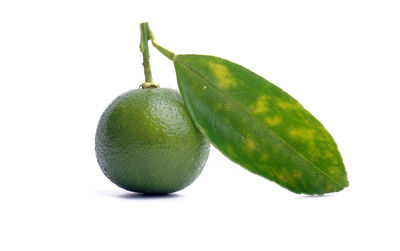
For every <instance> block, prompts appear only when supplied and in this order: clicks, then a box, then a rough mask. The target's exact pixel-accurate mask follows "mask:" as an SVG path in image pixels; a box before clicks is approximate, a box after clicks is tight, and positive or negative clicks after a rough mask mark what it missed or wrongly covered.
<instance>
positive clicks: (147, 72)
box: [139, 23, 153, 83]
mask: <svg viewBox="0 0 400 251" xmlns="http://www.w3.org/2000/svg"><path fill="white" fill-rule="evenodd" d="M140 34H141V36H140V46H139V48H140V51H141V52H142V54H143V69H144V77H145V82H146V83H152V82H153V77H152V76H151V68H150V53H149V45H148V41H149V40H150V39H151V37H152V35H151V31H150V28H149V24H148V23H141V24H140Z"/></svg>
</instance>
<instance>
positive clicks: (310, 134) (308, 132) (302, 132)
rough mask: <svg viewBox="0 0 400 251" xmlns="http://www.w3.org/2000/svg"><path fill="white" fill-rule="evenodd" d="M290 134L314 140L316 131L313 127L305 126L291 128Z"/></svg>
mask: <svg viewBox="0 0 400 251" xmlns="http://www.w3.org/2000/svg"><path fill="white" fill-rule="evenodd" d="M289 134H290V136H292V137H298V138H300V139H303V140H307V141H312V140H314V135H315V131H314V130H312V129H306V128H303V129H298V128H296V129H291V130H290V131H289Z"/></svg>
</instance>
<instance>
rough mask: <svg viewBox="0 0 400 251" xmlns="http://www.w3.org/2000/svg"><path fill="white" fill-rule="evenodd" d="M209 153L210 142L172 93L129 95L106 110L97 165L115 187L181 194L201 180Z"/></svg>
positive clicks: (148, 90) (99, 129)
mask: <svg viewBox="0 0 400 251" xmlns="http://www.w3.org/2000/svg"><path fill="white" fill-rule="evenodd" d="M208 153H209V143H208V141H207V140H206V139H205V137H204V136H203V135H202V134H201V133H200V132H199V130H198V129H197V128H196V127H195V125H194V124H193V122H192V120H191V119H190V117H189V114H188V112H187V111H186V108H185V106H184V104H183V101H182V98H181V96H180V94H179V93H178V92H177V91H175V90H173V89H164V88H146V89H137V90H131V91H128V92H126V93H124V94H122V95H120V96H119V97H117V98H116V99H115V100H114V101H113V102H112V103H111V104H110V105H109V106H108V107H107V109H106V110H105V111H104V113H103V115H102V117H101V119H100V121H99V124H98V127H97V132H96V156H97V161H98V163H99V165H100V167H101V169H102V171H103V173H104V174H105V175H106V176H107V177H108V178H109V179H110V180H111V181H112V182H114V183H115V184H116V185H118V186H120V187H122V188H124V189H126V190H129V191H134V192H140V193H153V194H166V193H172V192H175V191H178V190H181V189H183V188H185V187H186V186H188V185H190V184H191V183H192V182H193V181H194V180H195V179H196V178H197V177H198V176H199V174H200V172H201V171H202V169H203V167H204V165H205V163H206V161H207V158H208Z"/></svg>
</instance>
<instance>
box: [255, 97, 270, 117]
mask: <svg viewBox="0 0 400 251" xmlns="http://www.w3.org/2000/svg"><path fill="white" fill-rule="evenodd" d="M267 109H268V108H267V97H265V96H261V97H258V98H257V101H256V105H255V108H254V110H253V113H254V114H258V113H263V112H266V111H267Z"/></svg>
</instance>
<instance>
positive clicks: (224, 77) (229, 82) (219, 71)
mask: <svg viewBox="0 0 400 251" xmlns="http://www.w3.org/2000/svg"><path fill="white" fill-rule="evenodd" d="M208 65H209V66H210V68H211V70H212V72H213V73H214V75H215V77H216V79H217V81H218V83H217V85H218V86H219V87H220V88H222V89H227V88H230V87H235V86H236V85H237V81H235V80H234V79H233V77H232V75H231V73H230V72H229V70H228V68H227V67H226V66H225V65H222V64H218V63H214V62H208Z"/></svg>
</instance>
